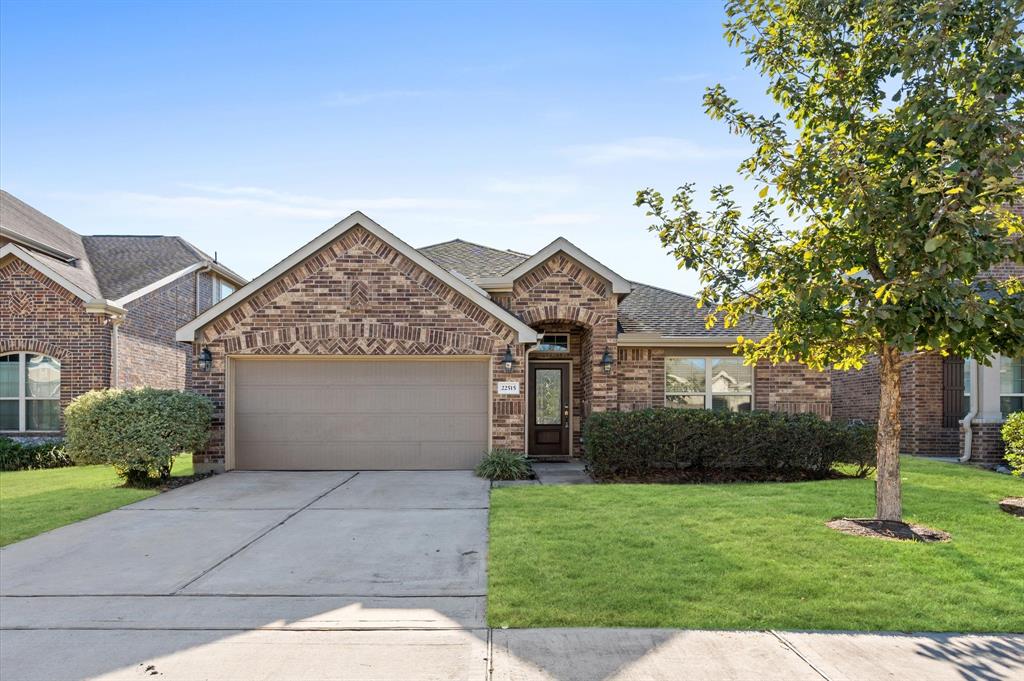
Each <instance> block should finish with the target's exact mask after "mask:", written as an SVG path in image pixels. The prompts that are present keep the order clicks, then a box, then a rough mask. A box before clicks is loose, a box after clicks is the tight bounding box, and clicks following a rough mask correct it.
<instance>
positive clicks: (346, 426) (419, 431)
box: [236, 414, 487, 443]
mask: <svg viewBox="0 0 1024 681" xmlns="http://www.w3.org/2000/svg"><path fill="white" fill-rule="evenodd" d="M236 424H237V426H236V432H237V433H238V435H237V436H236V442H237V443H251V442H254V441H260V440H264V441H273V442H277V443H280V442H345V441H363V442H366V441H377V442H405V443H409V442H419V441H424V442H447V441H451V440H453V439H454V438H453V434H456V435H457V436H458V437H459V438H462V439H466V440H472V441H475V442H483V441H485V440H486V439H487V424H486V422H482V421H481V419H480V417H479V416H478V415H476V414H439V415H436V416H423V415H412V414H397V415H387V414H271V415H266V416H264V415H260V414H240V415H238V416H237V417H236Z"/></svg>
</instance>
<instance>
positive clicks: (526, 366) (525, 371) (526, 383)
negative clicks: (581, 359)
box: [523, 345, 537, 456]
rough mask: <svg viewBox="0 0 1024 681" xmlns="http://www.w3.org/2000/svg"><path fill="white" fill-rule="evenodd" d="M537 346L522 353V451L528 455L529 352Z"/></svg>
mask: <svg viewBox="0 0 1024 681" xmlns="http://www.w3.org/2000/svg"><path fill="white" fill-rule="evenodd" d="M536 349H537V346H536V345H534V346H532V347H529V348H526V352H524V353H523V453H524V454H526V456H529V455H530V451H529V449H530V353H531V352H533V351H534V350H536Z"/></svg>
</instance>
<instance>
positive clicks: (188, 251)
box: [82, 235, 210, 300]
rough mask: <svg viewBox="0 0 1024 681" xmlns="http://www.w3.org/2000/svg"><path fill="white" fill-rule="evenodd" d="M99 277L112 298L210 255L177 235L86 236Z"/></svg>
mask: <svg viewBox="0 0 1024 681" xmlns="http://www.w3.org/2000/svg"><path fill="white" fill-rule="evenodd" d="M82 242H83V243H84V244H85V250H86V252H87V253H88V254H89V262H90V263H92V269H93V272H94V273H95V275H96V280H97V281H99V283H100V290H101V291H103V295H104V296H105V297H106V298H109V299H111V300H116V299H118V298H121V297H122V296H126V295H128V294H129V293H131V292H133V291H138V290H139V289H140V288H143V287H144V286H148V285H149V284H152V283H153V282H154V281H159V280H160V279H163V278H164V277H166V276H168V275H170V274H174V273H175V272H180V271H181V270H183V269H185V268H186V267H188V266H190V265H194V264H196V263H200V262H204V261H206V260H209V259H210V258H207V257H204V255H203V254H202V253H201V252H200V251H198V249H196V248H194V247H193V246H192V245H191V244H189V243H188V242H187V241H185V240H184V239H182V238H181V237H177V236H128V235H124V236H84V237H82Z"/></svg>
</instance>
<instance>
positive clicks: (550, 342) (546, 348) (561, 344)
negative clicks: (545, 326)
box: [537, 333, 569, 352]
mask: <svg viewBox="0 0 1024 681" xmlns="http://www.w3.org/2000/svg"><path fill="white" fill-rule="evenodd" d="M537 352H569V334H567V333H546V334H544V335H543V336H541V339H540V342H539V343H537Z"/></svg>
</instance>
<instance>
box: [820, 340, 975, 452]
mask: <svg viewBox="0 0 1024 681" xmlns="http://www.w3.org/2000/svg"><path fill="white" fill-rule="evenodd" d="M942 361H943V360H942V356H941V355H939V354H938V353H928V354H921V355H918V356H916V357H914V358H912V359H911V361H910V362H908V363H907V364H906V365H905V366H904V367H903V370H902V385H901V389H900V394H901V396H902V404H901V407H900V422H901V424H902V431H901V436H900V451H902V452H904V453H905V454H916V455H919V456H955V455H957V453H958V452H959V451H960V449H959V445H958V441H959V438H960V435H959V431H960V429H959V427H954V428H946V427H943V423H942ZM878 399H879V383H878V358H877V357H875V356H871V357H868V358H867V359H866V361H865V364H864V368H863V369H860V370H852V371H833V372H832V416H833V418H835V419H836V420H843V421H846V420H850V419H861V420H863V421H864V422H865V423H878Z"/></svg>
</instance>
